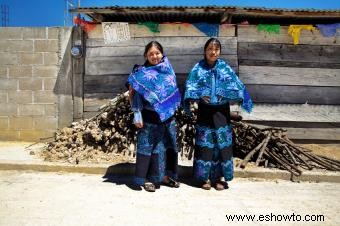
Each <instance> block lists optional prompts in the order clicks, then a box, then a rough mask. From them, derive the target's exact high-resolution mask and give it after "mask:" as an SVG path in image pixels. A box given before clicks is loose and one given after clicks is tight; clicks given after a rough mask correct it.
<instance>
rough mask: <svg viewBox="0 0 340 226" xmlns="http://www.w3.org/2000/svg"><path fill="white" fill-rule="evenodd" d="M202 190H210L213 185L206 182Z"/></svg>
mask: <svg viewBox="0 0 340 226" xmlns="http://www.w3.org/2000/svg"><path fill="white" fill-rule="evenodd" d="M202 189H204V190H210V189H211V183H210V182H205V183H203V184H202Z"/></svg>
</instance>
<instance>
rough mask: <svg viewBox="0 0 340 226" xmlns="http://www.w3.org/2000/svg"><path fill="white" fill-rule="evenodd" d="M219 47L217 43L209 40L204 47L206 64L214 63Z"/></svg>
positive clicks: (218, 53) (219, 50)
mask: <svg viewBox="0 0 340 226" xmlns="http://www.w3.org/2000/svg"><path fill="white" fill-rule="evenodd" d="M220 53H221V49H220V47H219V45H218V44H216V43H213V42H211V43H210V44H209V45H208V47H207V48H206V49H205V58H206V59H207V61H208V64H210V65H214V64H215V62H216V60H217V58H218V57H219V56H220Z"/></svg>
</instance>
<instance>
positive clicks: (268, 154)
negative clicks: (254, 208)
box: [44, 92, 340, 176]
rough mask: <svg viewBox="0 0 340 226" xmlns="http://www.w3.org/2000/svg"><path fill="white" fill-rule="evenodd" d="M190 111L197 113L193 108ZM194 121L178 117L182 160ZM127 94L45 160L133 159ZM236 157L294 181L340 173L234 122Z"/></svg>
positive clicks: (280, 133)
mask: <svg viewBox="0 0 340 226" xmlns="http://www.w3.org/2000/svg"><path fill="white" fill-rule="evenodd" d="M192 108H195V107H194V106H192ZM192 110H193V111H192V112H193V114H191V115H190V116H189V115H188V114H186V113H185V111H184V110H183V109H179V110H178V111H177V112H176V121H177V142H178V145H179V147H180V150H181V156H182V158H187V159H191V158H192V155H193V151H194V142H195V141H194V136H195V128H194V125H195V121H196V115H195V111H194V109H192ZM132 117H133V114H132V112H131V110H130V105H129V102H128V94H127V92H125V93H122V94H119V95H117V96H116V97H115V98H114V99H113V100H111V101H110V102H109V103H108V104H107V105H104V106H102V107H101V108H100V112H99V113H98V114H97V115H96V116H94V117H92V118H91V119H86V120H82V121H80V122H73V123H72V124H71V126H70V127H67V128H63V129H61V130H60V131H58V132H57V133H56V136H55V140H54V141H52V142H50V143H48V145H47V148H46V150H45V151H44V156H45V158H46V159H51V157H52V155H53V156H57V158H58V159H65V160H68V161H69V162H72V163H78V162H79V161H83V160H87V159H88V158H91V156H93V155H94V153H98V152H102V153H107V154H110V153H120V154H123V155H126V156H131V157H134V156H135V143H136V128H135V126H134V125H133V124H132ZM232 124H233V126H234V127H233V132H234V156H235V157H239V158H241V159H242V160H243V161H241V163H240V164H239V166H240V167H242V168H244V167H246V165H247V163H248V162H249V161H252V162H254V163H255V164H256V165H257V166H264V167H275V168H280V169H285V170H288V171H289V172H291V173H292V174H293V175H295V176H299V175H301V173H302V171H303V170H304V169H306V170H311V169H313V168H319V169H327V170H334V171H339V170H340V161H337V160H333V159H330V158H327V157H324V156H319V155H316V154H313V153H311V151H310V150H307V149H305V148H303V147H300V146H298V145H296V144H294V143H293V142H292V141H291V140H289V139H288V137H287V134H286V131H285V130H283V129H281V128H265V129H259V128H257V127H255V126H252V125H249V124H247V123H243V122H234V121H232Z"/></svg>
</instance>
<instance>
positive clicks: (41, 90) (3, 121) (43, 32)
mask: <svg viewBox="0 0 340 226" xmlns="http://www.w3.org/2000/svg"><path fill="white" fill-rule="evenodd" d="M65 29H66V30H70V28H60V27H44V28H22V27H15V28H14V27H13V28H0V140H19V141H37V140H39V139H40V138H45V137H50V136H52V135H53V133H54V132H55V130H56V129H57V128H58V94H57V93H56V92H55V91H54V88H55V84H56V81H57V77H58V73H59V70H60V63H61V60H62V55H63V51H64V49H65V45H64V44H63V43H65V42H67V40H62V39H67V38H69V37H68V36H62V35H61V34H62V33H64V31H65Z"/></svg>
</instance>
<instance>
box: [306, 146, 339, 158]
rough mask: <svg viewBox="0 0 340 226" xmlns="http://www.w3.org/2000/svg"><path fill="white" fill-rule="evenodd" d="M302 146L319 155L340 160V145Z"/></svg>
mask: <svg viewBox="0 0 340 226" xmlns="http://www.w3.org/2000/svg"><path fill="white" fill-rule="evenodd" d="M301 146H302V147H305V148H308V149H310V150H312V152H313V153H315V154H317V155H323V156H326V157H329V158H332V159H336V160H340V144H303V145H301Z"/></svg>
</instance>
